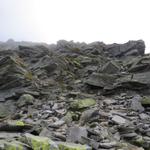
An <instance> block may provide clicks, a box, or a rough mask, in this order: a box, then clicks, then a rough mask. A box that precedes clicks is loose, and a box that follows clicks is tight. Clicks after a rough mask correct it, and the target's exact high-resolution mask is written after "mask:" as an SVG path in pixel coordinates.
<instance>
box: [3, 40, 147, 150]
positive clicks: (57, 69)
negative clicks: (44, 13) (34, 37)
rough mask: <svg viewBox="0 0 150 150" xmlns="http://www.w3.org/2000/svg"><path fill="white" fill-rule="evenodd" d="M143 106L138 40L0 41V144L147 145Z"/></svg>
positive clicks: (34, 147) (11, 148) (45, 148)
mask: <svg viewBox="0 0 150 150" xmlns="http://www.w3.org/2000/svg"><path fill="white" fill-rule="evenodd" d="M7 44H8V43H7ZM3 45H5V44H4V43H3ZM149 110H150V55H149V54H145V44H144V41H142V40H138V41H129V42H127V43H125V44H116V43H115V44H110V45H106V44H104V43H102V42H94V43H91V44H86V43H74V42H72V41H70V42H67V41H63V40H61V41H58V42H57V44H56V45H55V44H53V45H46V46H45V45H39V44H38V45H20V44H19V45H17V47H15V48H14V47H11V46H9V49H5V47H4V46H3V47H0V150H53V149H54V150H56V149H57V150H91V149H94V150H103V149H107V150H116V149H118V150H143V149H147V150H149V149H150V111H149Z"/></svg>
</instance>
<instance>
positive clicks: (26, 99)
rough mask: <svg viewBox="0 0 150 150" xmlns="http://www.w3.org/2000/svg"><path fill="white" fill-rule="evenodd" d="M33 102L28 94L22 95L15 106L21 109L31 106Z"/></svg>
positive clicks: (32, 98)
mask: <svg viewBox="0 0 150 150" xmlns="http://www.w3.org/2000/svg"><path fill="white" fill-rule="evenodd" d="M33 102H34V97H33V96H32V95H30V94H23V95H22V96H20V98H19V100H18V102H17V105H18V107H22V106H25V105H32V104H33Z"/></svg>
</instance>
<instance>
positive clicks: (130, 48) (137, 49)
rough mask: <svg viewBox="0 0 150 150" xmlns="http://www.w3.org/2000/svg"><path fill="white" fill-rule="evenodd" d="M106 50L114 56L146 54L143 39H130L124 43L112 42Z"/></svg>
mask: <svg viewBox="0 0 150 150" xmlns="http://www.w3.org/2000/svg"><path fill="white" fill-rule="evenodd" d="M105 51H107V52H108V54H109V56H112V57H125V56H139V55H144V52H145V43H144V41H143V40H138V41H129V42H127V43H124V44H116V43H114V44H110V45H106V46H105Z"/></svg>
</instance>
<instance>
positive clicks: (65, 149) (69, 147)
mask: <svg viewBox="0 0 150 150" xmlns="http://www.w3.org/2000/svg"><path fill="white" fill-rule="evenodd" d="M58 147H59V150H91V149H92V148H91V147H89V146H87V145H81V144H74V143H67V142H58Z"/></svg>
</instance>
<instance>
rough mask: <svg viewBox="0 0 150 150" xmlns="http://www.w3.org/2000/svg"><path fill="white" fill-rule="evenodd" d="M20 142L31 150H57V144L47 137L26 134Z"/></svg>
mask: <svg viewBox="0 0 150 150" xmlns="http://www.w3.org/2000/svg"><path fill="white" fill-rule="evenodd" d="M20 140H21V141H22V142H24V143H25V144H28V145H29V146H30V147H31V148H32V149H33V150H58V147H57V144H56V143H55V142H53V141H52V140H50V139H49V138H47V137H40V136H34V135H32V134H29V133H26V134H25V135H24V137H23V138H21V139H20Z"/></svg>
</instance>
